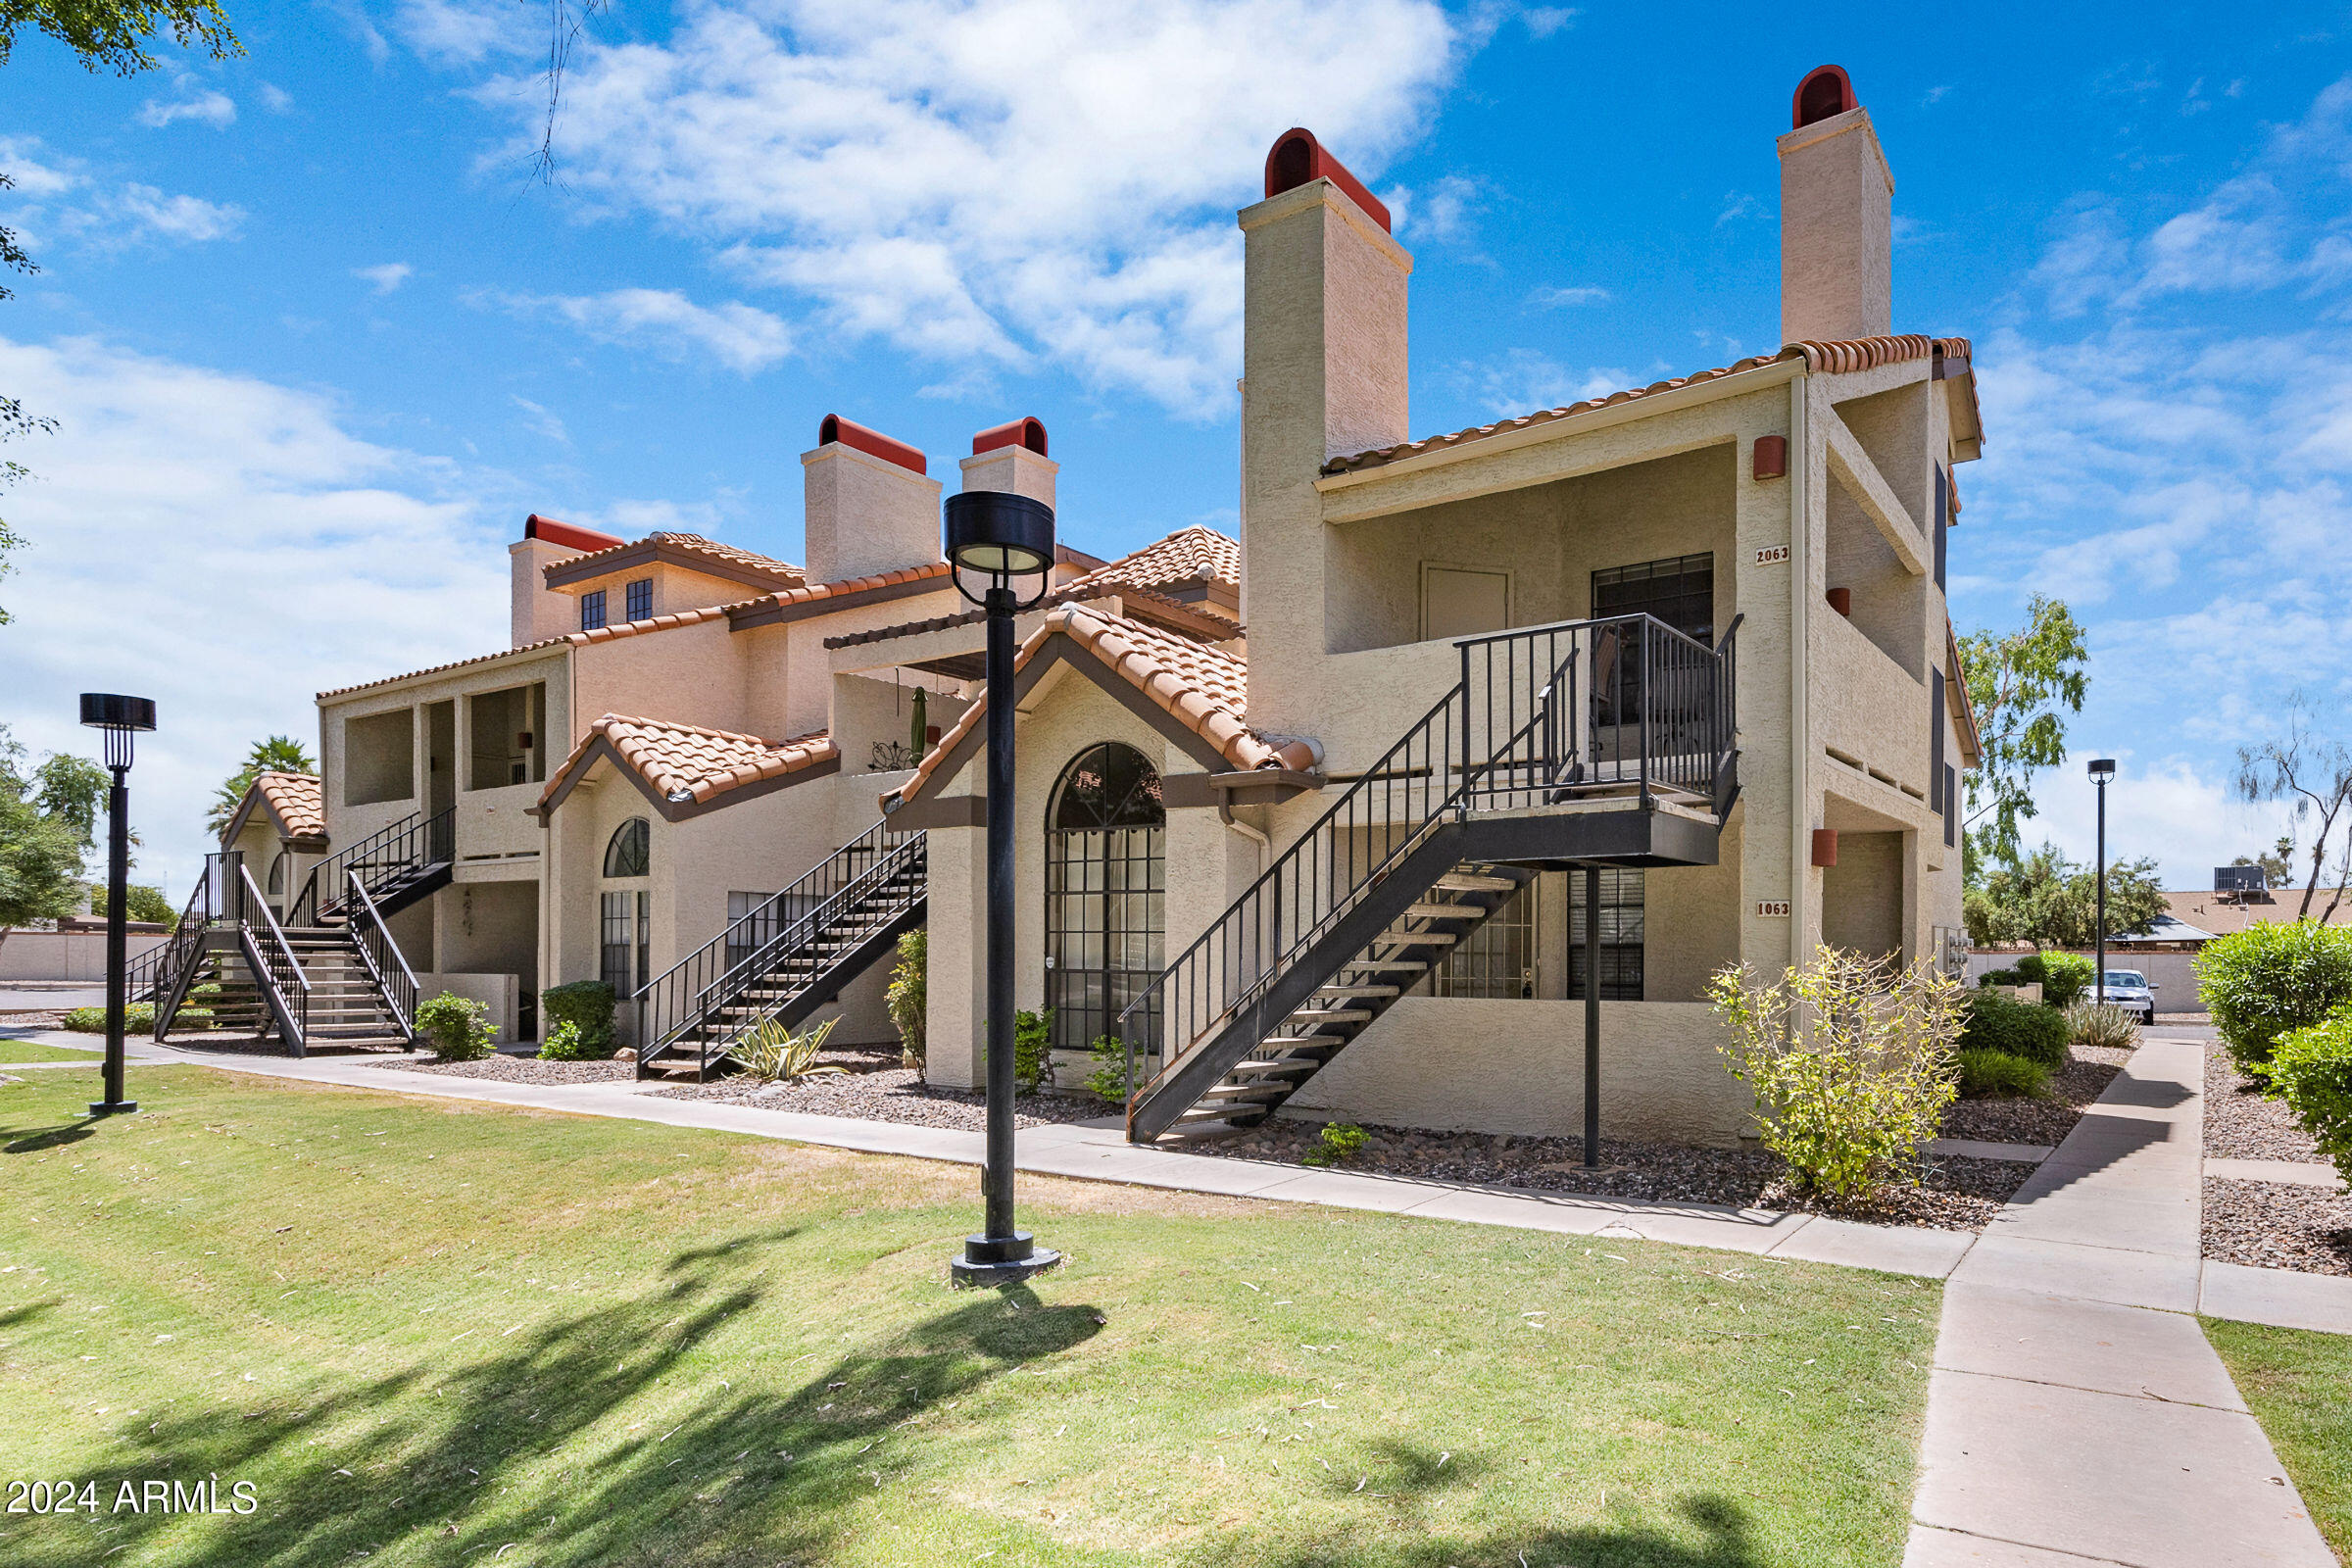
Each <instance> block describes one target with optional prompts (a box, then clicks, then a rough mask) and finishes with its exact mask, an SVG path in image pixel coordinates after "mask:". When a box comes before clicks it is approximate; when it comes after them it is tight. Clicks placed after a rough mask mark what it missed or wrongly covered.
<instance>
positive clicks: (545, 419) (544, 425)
mask: <svg viewBox="0 0 2352 1568" xmlns="http://www.w3.org/2000/svg"><path fill="white" fill-rule="evenodd" d="M507 396H508V397H510V398H512V399H513V400H514V403H515V407H516V408H518V409H520V410H521V411H522V416H523V417H522V427H523V428H524V429H525V430H528V431H530V432H531V433H532V434H534V435H542V436H545V437H547V439H548V440H550V441H553V442H555V443H556V444H557V445H558V446H566V447H567V446H569V445H571V432H570V431H569V430H567V429H565V428H564V421H563V420H562V419H561V418H559V417H556V416H555V415H554V414H553V413H551V412H550V411H549V410H548V409H547V408H545V407H544V406H543V405H540V404H537V403H533V402H532V401H531V400H530V399H529V398H526V397H523V396H521V395H519V394H517V393H513V392H510V393H508V394H507Z"/></svg>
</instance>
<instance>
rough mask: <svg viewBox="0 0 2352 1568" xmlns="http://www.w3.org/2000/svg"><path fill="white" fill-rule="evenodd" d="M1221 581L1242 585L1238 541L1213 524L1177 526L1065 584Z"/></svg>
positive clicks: (1170, 584)
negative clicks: (1177, 527)
mask: <svg viewBox="0 0 2352 1568" xmlns="http://www.w3.org/2000/svg"><path fill="white" fill-rule="evenodd" d="M1195 582H1221V583H1224V584H1225V585H1226V586H1227V587H1230V588H1233V589H1235V590H1236V591H1239V589H1240V588H1241V586H1242V542H1241V541H1240V540H1238V539H1233V538H1228V537H1227V536H1226V535H1224V534H1221V533H1219V532H1217V530H1216V529H1214V528H1199V527H1195V528H1179V529H1177V530H1176V531H1175V532H1174V533H1172V534H1169V535H1168V536H1167V537H1166V538H1164V539H1158V540H1154V541H1153V542H1152V543H1151V544H1148V545H1146V546H1144V548H1143V549H1141V550H1138V551H1136V552H1134V553H1133V554H1131V555H1125V556H1121V557H1120V558H1119V559H1118V560H1116V561H1114V562H1112V563H1111V564H1109V565H1107V566H1103V567H1102V568H1100V569H1098V570H1095V571H1090V572H1088V573H1087V574H1086V575H1085V576H1083V577H1080V578H1078V579H1076V580H1075V581H1073V582H1071V583H1070V584H1069V587H1071V588H1096V587H1103V586H1107V585H1110V584H1117V585H1120V586H1123V587H1129V588H1173V587H1178V586H1180V585H1182V584H1185V583H1195Z"/></svg>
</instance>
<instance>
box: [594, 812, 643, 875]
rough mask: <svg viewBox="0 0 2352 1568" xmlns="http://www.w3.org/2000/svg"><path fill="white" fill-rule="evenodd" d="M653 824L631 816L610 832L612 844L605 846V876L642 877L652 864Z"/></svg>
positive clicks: (639, 817) (640, 817)
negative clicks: (611, 833)
mask: <svg viewBox="0 0 2352 1568" xmlns="http://www.w3.org/2000/svg"><path fill="white" fill-rule="evenodd" d="M653 853H654V829H653V824H652V823H650V822H648V821H647V820H646V819H645V818H644V817H642V816H632V817H630V818H629V819H628V820H627V821H626V822H623V823H621V824H620V826H618V827H616V828H614V829H613V839H612V842H611V843H609V844H607V845H606V846H605V875H607V876H643V875H645V874H646V872H647V870H648V869H649V868H650V867H651V865H652V864H653Z"/></svg>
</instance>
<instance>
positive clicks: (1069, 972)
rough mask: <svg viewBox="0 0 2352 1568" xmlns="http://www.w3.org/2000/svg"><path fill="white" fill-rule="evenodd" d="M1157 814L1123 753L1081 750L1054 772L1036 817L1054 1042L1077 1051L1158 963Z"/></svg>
mask: <svg viewBox="0 0 2352 1568" xmlns="http://www.w3.org/2000/svg"><path fill="white" fill-rule="evenodd" d="M1167 820H1168V813H1167V808H1166V807H1165V806H1164V805H1163V804H1162V802H1161V799H1160V788H1159V774H1158V773H1156V772H1154V771H1153V770H1152V764H1151V763H1149V762H1147V761H1145V760H1144V757H1143V754H1142V753H1141V752H1138V751H1137V750H1136V749H1135V748H1134V747H1132V746H1121V745H1118V744H1116V743H1115V742H1106V743H1104V744H1103V745H1100V746H1090V747H1088V748H1087V749H1086V750H1085V751H1083V752H1081V753H1079V754H1078V756H1077V757H1076V758H1074V759H1072V760H1071V761H1070V765H1069V766H1068V767H1066V768H1064V769H1062V773H1061V779H1060V782H1059V783H1057V784H1056V785H1055V786H1054V796H1053V801H1052V803H1051V804H1050V805H1049V807H1048V808H1047V815H1046V1002H1047V1004H1048V1005H1050V1006H1052V1007H1053V1009H1054V1045H1055V1046H1056V1047H1057V1048H1059V1049H1061V1050H1064V1051H1082V1050H1084V1049H1086V1047H1088V1046H1090V1045H1092V1044H1093V1043H1094V1041H1095V1040H1096V1038H1097V1037H1098V1036H1101V1035H1106V1034H1116V1033H1117V1032H1118V1020H1119V1014H1120V1012H1121V1011H1123V1010H1124V1009H1125V1008H1126V1006H1127V1005H1128V1004H1129V1003H1130V1002H1133V1001H1134V1000H1135V999H1136V997H1137V996H1138V995H1140V994H1141V993H1142V991H1143V989H1144V988H1145V987H1146V986H1148V985H1150V984H1151V983H1152V979H1153V977H1155V976H1156V975H1157V974H1158V973H1159V969H1160V965H1161V963H1162V962H1163V961H1164V960H1163V959H1162V957H1161V952H1160V938H1161V935H1162V933H1163V932H1164V930H1165V919H1164V915H1163V910H1162V904H1163V901H1164V896H1165V890H1166V888H1167Z"/></svg>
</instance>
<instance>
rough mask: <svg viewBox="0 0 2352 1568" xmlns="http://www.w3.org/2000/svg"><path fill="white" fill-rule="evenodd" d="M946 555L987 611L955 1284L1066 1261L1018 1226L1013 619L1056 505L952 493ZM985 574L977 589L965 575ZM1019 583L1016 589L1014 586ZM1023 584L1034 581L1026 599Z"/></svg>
mask: <svg viewBox="0 0 2352 1568" xmlns="http://www.w3.org/2000/svg"><path fill="white" fill-rule="evenodd" d="M947 535H948V542H947V557H948V560H949V561H950V562H951V563H952V564H954V565H955V566H956V592H958V593H960V594H962V595H963V597H964V598H965V599H967V600H970V601H971V602H972V603H973V604H976V605H978V606H980V607H981V608H982V609H983V610H985V611H987V612H988V1161H987V1164H986V1165H985V1166H984V1167H983V1170H982V1175H981V1179H980V1180H981V1187H980V1190H981V1193H982V1196H983V1197H984V1198H985V1199H986V1200H987V1205H988V1209H987V1219H986V1221H985V1223H984V1224H983V1226H982V1229H981V1234H979V1235H977V1236H967V1237H965V1238H964V1243H963V1255H962V1256H961V1257H959V1258H956V1260H955V1261H953V1262H951V1263H950V1264H949V1265H948V1275H949V1278H950V1279H951V1280H953V1281H954V1282H955V1283H956V1284H957V1285H1017V1284H1018V1283H1020V1282H1021V1281H1022V1280H1025V1279H1027V1278H1029V1277H1030V1276H1031V1275H1033V1274H1041V1273H1043V1272H1045V1271H1046V1270H1047V1269H1050V1268H1052V1267H1053V1266H1054V1264H1056V1263H1058V1262H1060V1261H1061V1254H1060V1253H1058V1252H1054V1251H1049V1250H1046V1249H1044V1248H1042V1247H1039V1246H1038V1245H1037V1243H1036V1240H1035V1238H1033V1237H1031V1236H1030V1235H1029V1233H1028V1232H1026V1231H1021V1230H1015V1229H1014V1228H1013V1223H1012V1131H1013V1129H1012V1056H1013V1043H1012V1037H1013V1014H1012V965H1013V917H1012V905H1013V874H1012V831H1013V809H1012V792H1013V783H1012V704H1013V696H1012V656H1013V648H1012V617H1013V616H1014V615H1015V614H1016V613H1019V612H1021V611H1023V610H1028V609H1031V608H1032V607H1034V606H1035V605H1036V604H1037V602H1038V601H1039V600H1041V599H1043V598H1044V597H1045V596H1046V585H1047V583H1048V582H1049V581H1051V580H1052V573H1053V570H1054V509H1053V508H1052V507H1049V506H1047V505H1046V504H1045V503H1044V502H1042V501H1033V500H1031V499H1030V498H1029V497H1027V496H1018V495H1012V494H1009V493H1007V492H1005V491H1001V490H967V491H965V492H964V493H963V494H962V495H959V496H950V497H949V498H948V528H947ZM966 572H970V573H973V574H975V575H977V576H981V577H984V578H986V579H987V583H988V586H987V588H986V589H985V590H984V591H983V592H981V593H979V594H977V595H975V594H974V593H973V592H972V590H971V589H970V588H969V587H967V586H966V585H965V583H964V578H963V574H964V573H966ZM1016 585H1017V586H1016ZM1024 588H1033V589H1034V591H1033V592H1030V593H1029V594H1028V596H1027V597H1026V598H1024V597H1022V590H1023V589H1024Z"/></svg>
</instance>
